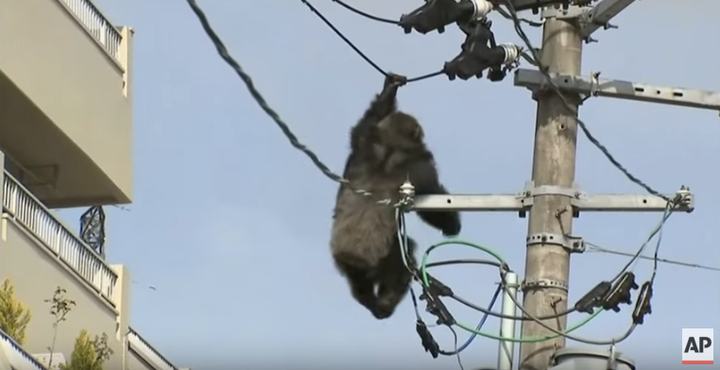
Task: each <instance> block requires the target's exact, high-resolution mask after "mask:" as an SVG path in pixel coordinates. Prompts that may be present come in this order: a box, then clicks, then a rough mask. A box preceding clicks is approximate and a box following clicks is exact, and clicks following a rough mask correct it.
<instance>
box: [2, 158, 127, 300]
mask: <svg viewBox="0 0 720 370" xmlns="http://www.w3.org/2000/svg"><path fill="white" fill-rule="evenodd" d="M4 179H5V180H4V184H3V194H2V205H3V210H4V211H5V212H7V213H9V214H11V215H12V216H13V217H14V218H15V220H16V221H18V222H19V223H20V224H21V225H22V226H24V227H25V228H26V229H27V230H28V231H29V232H30V233H32V234H34V235H35V236H36V237H37V238H38V239H39V240H40V241H41V242H42V243H43V244H44V245H45V247H47V248H49V249H50V250H51V251H52V252H53V253H54V254H55V255H57V256H58V257H60V259H61V260H62V261H63V262H65V263H66V264H67V265H68V266H70V267H71V268H72V269H73V270H75V272H77V273H78V274H79V275H80V276H82V278H83V279H85V281H87V282H88V283H90V285H92V286H93V287H95V289H97V291H98V292H100V294H101V295H103V296H104V297H105V298H106V299H107V300H108V302H109V303H111V304H113V305H115V302H114V301H113V297H114V294H115V286H116V284H117V280H118V276H117V274H116V273H115V271H114V270H113V269H111V268H110V266H108V265H107V264H106V263H105V261H103V260H102V259H101V258H100V256H99V255H98V254H97V253H96V252H95V251H94V250H92V248H90V246H88V245H87V244H86V243H85V242H84V241H82V240H81V239H80V238H79V237H78V236H77V235H75V233H74V232H72V231H71V230H70V229H69V228H68V227H67V226H65V225H64V224H63V223H62V222H61V221H60V220H59V219H58V218H57V216H55V215H54V213H53V212H52V211H50V210H49V209H47V208H46V207H45V206H44V205H43V204H42V203H41V202H40V201H39V200H38V199H37V198H35V197H34V196H33V195H32V193H30V191H28V190H27V189H26V188H25V187H24V186H22V185H21V184H20V183H19V182H18V181H17V180H15V178H13V177H12V176H11V175H10V174H9V173H8V172H7V171H5V177H4Z"/></svg>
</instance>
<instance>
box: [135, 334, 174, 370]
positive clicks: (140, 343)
mask: <svg viewBox="0 0 720 370" xmlns="http://www.w3.org/2000/svg"><path fill="white" fill-rule="evenodd" d="M128 342H129V343H130V345H131V346H133V348H134V349H135V351H136V352H139V353H140V354H141V355H143V356H145V358H146V359H148V360H150V361H152V362H153V365H156V366H159V368H158V370H178V368H176V367H175V366H174V365H173V364H171V363H170V361H168V360H166V359H165V357H163V356H162V355H161V354H160V352H158V351H156V350H155V349H154V348H153V347H152V346H151V345H150V343H148V342H146V341H145V339H143V338H142V337H141V336H140V334H138V333H137V332H136V331H135V330H133V329H132V328H130V332H129V333H128Z"/></svg>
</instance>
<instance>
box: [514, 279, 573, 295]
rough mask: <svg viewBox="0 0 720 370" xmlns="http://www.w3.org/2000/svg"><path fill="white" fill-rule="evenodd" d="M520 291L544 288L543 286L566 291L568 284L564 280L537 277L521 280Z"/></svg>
mask: <svg viewBox="0 0 720 370" xmlns="http://www.w3.org/2000/svg"><path fill="white" fill-rule="evenodd" d="M521 287H522V291H523V292H527V291H528V290H536V289H544V288H556V289H561V290H564V291H565V292H566V293H567V292H568V290H569V289H568V285H567V283H566V282H564V281H557V280H550V279H537V280H532V281H523V282H522V284H521Z"/></svg>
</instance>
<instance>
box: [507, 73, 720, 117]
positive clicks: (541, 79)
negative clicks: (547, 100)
mask: <svg viewBox="0 0 720 370" xmlns="http://www.w3.org/2000/svg"><path fill="white" fill-rule="evenodd" d="M550 77H551V79H552V82H553V83H554V84H556V85H557V86H558V87H559V88H560V89H562V90H564V91H567V92H572V93H577V94H585V95H588V94H595V95H596V96H604V97H608V98H617V99H626V100H634V101H642V102H648V103H657V104H667V105H676V106H681V107H690V108H699V109H709V110H714V111H718V112H720V92H714V91H707V90H691V89H684V88H677V87H665V86H654V85H646V84H641V83H637V82H631V81H621V80H609V79H596V80H595V81H593V78H592V76H590V77H586V76H575V75H564V74H562V75H561V74H556V73H550ZM547 83H548V82H547V81H546V80H545V76H543V74H542V73H541V72H540V71H537V70H532V69H517V70H515V81H514V84H515V86H522V87H526V88H528V89H530V90H536V89H540V88H546V87H547Z"/></svg>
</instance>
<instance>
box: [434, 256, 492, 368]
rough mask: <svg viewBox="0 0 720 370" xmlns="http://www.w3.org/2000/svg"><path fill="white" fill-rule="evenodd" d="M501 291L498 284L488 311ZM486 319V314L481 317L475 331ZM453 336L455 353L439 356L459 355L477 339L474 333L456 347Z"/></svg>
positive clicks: (480, 327) (443, 352)
mask: <svg viewBox="0 0 720 370" xmlns="http://www.w3.org/2000/svg"><path fill="white" fill-rule="evenodd" d="M443 262H445V261H443ZM502 290H503V286H502V285H500V284H498V287H497V289H495V293H493V296H492V299H490V303H489V304H488V309H489V310H492V309H493V307H494V306H495V302H496V301H497V299H498V297H499V296H500V292H502ZM488 317H490V315H488V314H487V313H486V314H484V315H483V317H482V318H481V319H480V322H479V323H478V324H477V326H476V327H475V330H477V331H480V330H481V329H482V327H483V325H485V321H487V319H488ZM454 334H455V336H456V338H455V339H456V343H455V351H453V352H447V351H443V350H440V354H441V355H444V356H455V355H458V354H460V352H462V351H464V350H465V349H466V348H468V347H469V346H470V344H472V342H473V340H475V338H476V337H477V334H475V333H472V334H470V337H469V338H468V339H467V340H466V341H465V343H463V345H462V346H460V347H458V346H457V333H454Z"/></svg>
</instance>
